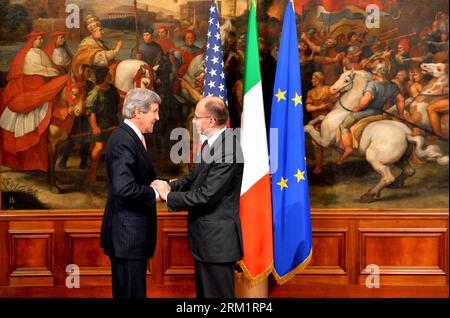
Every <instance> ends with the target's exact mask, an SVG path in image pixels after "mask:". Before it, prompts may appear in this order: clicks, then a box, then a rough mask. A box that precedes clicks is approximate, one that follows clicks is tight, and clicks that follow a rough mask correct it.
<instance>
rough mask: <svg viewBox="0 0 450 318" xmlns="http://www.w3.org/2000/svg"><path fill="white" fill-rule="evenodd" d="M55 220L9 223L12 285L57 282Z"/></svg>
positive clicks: (49, 284)
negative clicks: (55, 274)
mask: <svg viewBox="0 0 450 318" xmlns="http://www.w3.org/2000/svg"><path fill="white" fill-rule="evenodd" d="M54 233H55V229H54V222H48V221H46V222H20V221H17V222H16V221H13V222H10V223H9V229H8V234H9V235H8V243H9V251H10V254H9V269H10V272H9V276H10V282H9V284H10V285H11V286H26V285H30V284H31V285H48V286H52V285H53V284H54V264H55V261H56V260H55V255H54V247H55V244H54V242H55V239H54Z"/></svg>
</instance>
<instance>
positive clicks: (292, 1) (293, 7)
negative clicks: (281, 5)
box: [290, 0, 295, 13]
mask: <svg viewBox="0 0 450 318" xmlns="http://www.w3.org/2000/svg"><path fill="white" fill-rule="evenodd" d="M290 1H291V3H292V9H293V10H294V13H295V5H294V0H290Z"/></svg>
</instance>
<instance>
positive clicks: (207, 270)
mask: <svg viewBox="0 0 450 318" xmlns="http://www.w3.org/2000/svg"><path fill="white" fill-rule="evenodd" d="M228 116H229V115H228V109H227V107H226V105H225V103H224V102H223V101H222V100H221V99H220V98H218V97H215V96H210V97H204V98H203V99H201V100H200V101H199V102H198V104H197V106H196V108H195V112H194V118H193V119H192V122H193V124H194V125H195V126H196V130H197V132H198V133H199V134H202V135H203V136H204V137H206V138H207V139H206V140H205V141H204V143H203V146H202V151H201V162H200V163H198V164H194V165H193V166H192V168H191V169H190V171H189V174H187V175H186V176H184V177H182V178H180V179H178V180H175V181H172V182H170V184H168V183H166V182H164V181H161V180H156V181H154V182H153V183H152V186H155V188H156V190H157V191H158V192H159V194H160V196H161V199H162V200H165V201H167V206H168V208H169V209H170V211H186V210H187V211H188V212H189V214H188V238H189V247H190V249H191V252H192V255H193V257H194V259H195V278H196V279H195V287H196V288H195V290H196V296H197V298H233V297H234V296H235V294H234V265H235V262H236V261H238V260H240V259H241V258H242V256H243V245H242V231H241V222H240V219H239V204H240V194H241V183H242V175H243V169H244V161H243V156H242V150H241V146H240V144H239V140H238V138H237V136H236V135H235V134H234V133H233V131H232V130H231V129H227V126H226V123H227V120H228Z"/></svg>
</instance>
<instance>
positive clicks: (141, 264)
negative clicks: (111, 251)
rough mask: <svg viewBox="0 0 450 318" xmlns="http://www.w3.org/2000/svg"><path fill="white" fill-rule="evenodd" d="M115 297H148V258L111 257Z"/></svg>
mask: <svg viewBox="0 0 450 318" xmlns="http://www.w3.org/2000/svg"><path fill="white" fill-rule="evenodd" d="M109 259H110V261H111V270H112V290H113V297H114V298H146V297H147V283H146V272H147V260H145V259H143V260H134V259H124V258H116V257H114V256H110V257H109Z"/></svg>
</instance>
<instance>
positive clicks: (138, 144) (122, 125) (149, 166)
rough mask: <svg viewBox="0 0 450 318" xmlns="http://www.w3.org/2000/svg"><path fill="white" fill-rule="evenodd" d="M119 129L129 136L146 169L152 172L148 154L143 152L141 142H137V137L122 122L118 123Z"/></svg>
mask: <svg viewBox="0 0 450 318" xmlns="http://www.w3.org/2000/svg"><path fill="white" fill-rule="evenodd" d="M120 127H121V128H122V129H124V130H125V131H126V132H127V133H128V134H129V135H130V136H131V139H133V141H134V143H135V144H136V147H137V149H138V152H140V153H141V156H142V157H143V158H144V161H145V163H146V164H147V166H148V168H149V169H151V170H153V166H152V165H151V162H150V159H149V157H148V153H147V151H146V150H145V148H144V145H143V144H142V142H141V141H140V140H139V138H138V136H137V135H136V133H135V132H134V130H133V129H132V128H131V127H130V126H128V125H127V124H125V123H124V122H121V123H120Z"/></svg>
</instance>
